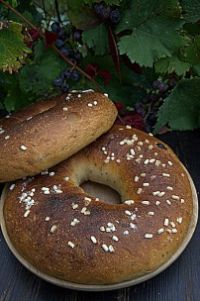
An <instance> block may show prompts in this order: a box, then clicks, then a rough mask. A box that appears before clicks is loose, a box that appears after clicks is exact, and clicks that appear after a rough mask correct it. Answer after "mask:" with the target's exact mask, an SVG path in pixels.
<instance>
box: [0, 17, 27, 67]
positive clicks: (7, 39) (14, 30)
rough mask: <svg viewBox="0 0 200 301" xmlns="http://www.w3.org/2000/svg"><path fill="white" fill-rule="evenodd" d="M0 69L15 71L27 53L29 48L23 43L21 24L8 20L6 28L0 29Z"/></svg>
mask: <svg viewBox="0 0 200 301" xmlns="http://www.w3.org/2000/svg"><path fill="white" fill-rule="evenodd" d="M0 53H1V56H0V69H3V71H7V70H8V71H9V72H10V73H12V72H13V71H17V70H18V69H19V68H20V67H21V66H22V64H23V63H24V60H25V58H26V56H27V54H28V53H31V50H30V48H28V47H27V46H26V45H25V44H24V35H23V34H22V25H21V24H19V23H15V22H10V23H9V26H8V28H4V29H2V30H0Z"/></svg>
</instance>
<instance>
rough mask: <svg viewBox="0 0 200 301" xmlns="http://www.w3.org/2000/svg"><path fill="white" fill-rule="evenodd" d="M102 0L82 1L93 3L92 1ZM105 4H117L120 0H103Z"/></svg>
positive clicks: (100, 0) (98, 0)
mask: <svg viewBox="0 0 200 301" xmlns="http://www.w3.org/2000/svg"><path fill="white" fill-rule="evenodd" d="M98 2H102V0H84V3H86V4H93V3H98ZM104 2H105V3H106V4H107V5H119V4H120V2H122V0H105V1H104Z"/></svg>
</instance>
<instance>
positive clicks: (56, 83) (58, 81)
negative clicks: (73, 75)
mask: <svg viewBox="0 0 200 301" xmlns="http://www.w3.org/2000/svg"><path fill="white" fill-rule="evenodd" d="M62 84H63V78H60V77H59V78H56V79H54V81H53V85H54V86H55V87H57V88H60V87H61V86H62Z"/></svg>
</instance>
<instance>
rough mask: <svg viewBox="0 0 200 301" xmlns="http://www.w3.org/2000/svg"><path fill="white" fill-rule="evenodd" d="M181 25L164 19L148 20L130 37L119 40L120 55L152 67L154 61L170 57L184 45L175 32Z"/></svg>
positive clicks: (183, 41) (181, 38) (172, 20)
mask: <svg viewBox="0 0 200 301" xmlns="http://www.w3.org/2000/svg"><path fill="white" fill-rule="evenodd" d="M181 25H182V21H181V20H175V19H170V18H166V17H157V18H153V19H149V20H147V21H146V22H145V23H142V24H141V25H140V26H139V27H138V28H135V29H134V30H133V32H132V34H131V35H126V36H123V37H122V38H121V39H120V41H119V43H118V46H119V50H120V53H121V54H127V55H128V57H129V59H130V60H131V62H132V63H134V62H136V63H138V64H140V65H141V66H146V67H153V63H154V61H156V60H158V59H161V58H163V57H167V56H171V55H172V53H173V52H174V51H176V50H177V49H178V48H180V47H182V46H184V45H185V40H184V39H183V37H181V36H180V35H179V34H178V33H177V32H176V30H178V29H179V28H180V27H181Z"/></svg>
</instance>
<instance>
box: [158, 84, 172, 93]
mask: <svg viewBox="0 0 200 301" xmlns="http://www.w3.org/2000/svg"><path fill="white" fill-rule="evenodd" d="M168 88H169V86H168V85H167V84H166V83H162V82H161V83H160V84H159V86H158V89H159V91H160V92H165V91H167V89H168Z"/></svg>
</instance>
